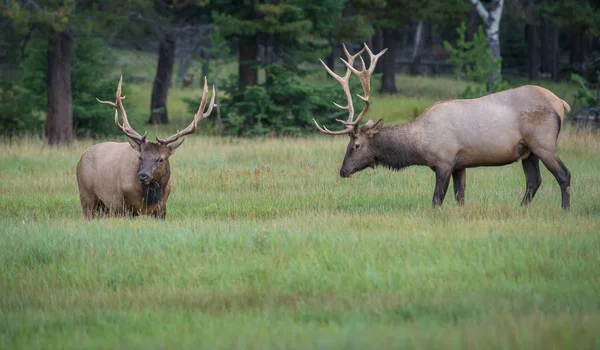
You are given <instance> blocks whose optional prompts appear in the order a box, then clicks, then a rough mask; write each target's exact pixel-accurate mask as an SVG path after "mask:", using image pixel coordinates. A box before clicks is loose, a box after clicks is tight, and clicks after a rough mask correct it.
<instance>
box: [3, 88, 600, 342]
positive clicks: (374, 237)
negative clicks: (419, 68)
mask: <svg viewBox="0 0 600 350" xmlns="http://www.w3.org/2000/svg"><path fill="white" fill-rule="evenodd" d="M398 79H399V83H402V84H399V86H401V89H405V90H404V91H405V92H407V91H410V89H412V91H419V92H418V93H416V92H415V93H414V94H412V95H411V94H410V93H408V92H407V93H403V94H401V95H400V96H390V97H381V96H375V97H374V101H373V107H372V109H371V111H370V114H369V117H370V118H373V119H375V118H384V119H385V120H386V124H395V123H400V122H403V121H406V120H408V119H411V118H413V117H414V112H415V110H417V111H418V110H419V109H424V108H426V107H428V106H429V105H430V104H432V103H434V102H436V101H438V100H441V99H447V98H453V94H454V93H455V92H456V91H454V90H455V89H454V90H453V87H454V84H455V82H454V80H452V79H445V78H440V79H435V80H434V79H432V78H427V77H408V76H400V77H399V78H398ZM115 83H116V80H115ZM124 90H125V91H124V94H126V95H127V100H126V101H125V102H126V108H127V110H128V112H129V113H128V115H130V116H131V118H132V119H133V120H134V123H137V124H136V125H134V127H136V128H137V129H138V131H141V132H143V131H144V129H146V128H148V126H146V125H143V121H144V120H145V117H144V113H145V112H144V111H145V110H146V107H147V106H149V100H148V96H149V91H150V86H149V85H135V84H125V85H124ZM555 92H556V91H555ZM199 93H200V90H199V89H198V88H197V87H196V88H194V89H189V90H180V89H173V90H172V95H171V96H170V97H169V100H168V103H169V112H170V116H171V119H172V121H173V124H172V125H169V126H165V127H156V128H155V127H151V128H148V129H149V130H148V131H149V134H150V135H149V136H150V137H153V136H154V135H152V133H157V134H159V135H160V136H162V135H164V134H168V133H171V132H173V131H175V129H176V128H181V127H182V126H184V125H186V124H187V123H189V121H190V119H191V113H189V112H187V110H186V108H185V107H184V106H185V105H184V104H183V103H181V97H182V96H184V95H186V96H193V95H194V94H199ZM557 93H558V92H557ZM106 98H108V97H106ZM107 115H108V114H107ZM109 116H110V115H109ZM205 122H206V121H203V122H202V123H201V124H200V125H199V126H201V125H202V124H203V123H205ZM203 127H205V126H203ZM118 139H120V140H123V139H124V138H123V137H120V138H118ZM94 142H97V141H92V140H80V141H78V142H76V143H75V144H74V145H73V146H71V147H68V148H59V149H54V148H48V147H46V146H44V144H43V142H41V141H40V140H36V139H29V140H27V139H24V140H21V141H16V142H12V143H10V144H9V143H3V144H2V152H0V348H2V349H17V348H35V349H51V348H78V349H80V348H86V349H87V348H103V349H104V348H127V349H129V348H143V349H155V348H156V349H158V348H177V349H180V348H210V349H218V348H222V349H231V348H255V349H268V348H277V349H280V348H323V349H330V348H332V349H333V348H341V349H352V348H356V349H365V348H414V349H419V348H426V349H435V348H440V349H448V348H468V349H482V348H486V349H487V348H497V349H505V348H526V349H546V348H556V349H575V348H577V349H579V348H598V347H600V340H599V336H598V329H600V279H599V278H598V276H600V222H599V220H598V219H599V215H598V213H599V210H600V205H599V204H598V203H599V201H598V198H600V184H599V182H598V174H599V173H600V163H599V162H598V159H599V157H600V136H597V135H591V134H576V133H575V132H573V131H571V130H570V128H569V127H565V128H564V129H563V132H562V133H561V135H560V138H559V153H560V155H561V158H562V159H563V161H564V162H565V164H566V165H567V167H568V168H569V169H570V170H571V173H572V185H571V191H572V208H571V212H569V213H565V212H563V211H562V210H561V209H560V191H559V187H558V185H557V183H556V181H555V180H554V178H553V177H552V175H551V174H550V173H549V172H548V171H547V170H546V169H545V168H543V167H542V177H543V181H544V182H543V184H542V187H541V188H540V190H539V191H538V193H537V195H536V197H535V199H534V200H533V203H532V204H531V205H530V206H529V207H520V206H519V203H520V200H521V198H522V196H523V193H524V190H525V181H524V176H523V171H522V169H521V165H520V164H516V163H515V164H512V165H508V166H504V167H495V168H477V169H469V170H468V171H467V191H466V204H465V206H464V207H460V206H458V205H457V204H456V203H455V202H454V200H453V198H452V195H451V194H449V195H448V196H447V198H446V200H445V203H444V205H443V206H442V207H441V208H432V206H431V197H432V194H433V188H434V175H433V172H431V171H430V170H429V169H427V168H425V167H412V168H408V169H406V170H404V171H401V172H394V171H389V170H386V169H376V170H365V171H363V172H361V173H359V174H356V175H355V176H353V177H352V178H351V179H341V178H339V175H338V169H339V166H340V164H341V161H342V158H343V155H344V151H345V146H346V143H347V137H344V136H339V137H333V136H324V135H315V136H311V137H305V138H282V139H272V138H264V139H237V138H218V137H214V136H210V130H208V129H206V128H205V129H202V130H201V132H200V133H198V134H195V135H191V136H188V137H187V140H186V142H185V143H184V144H183V145H182V146H181V147H180V148H179V150H178V151H177V153H176V154H175V155H173V156H172V157H171V168H172V173H173V178H174V180H173V181H174V184H173V192H172V194H171V196H170V197H169V202H168V209H167V218H166V220H164V221H160V220H154V219H151V218H148V217H139V218H135V219H116V218H110V219H103V220H92V221H85V220H84V219H83V217H82V212H81V208H80V205H79V199H78V192H77V183H76V178H75V166H76V164H77V161H78V159H79V156H80V154H81V153H82V152H83V151H84V150H85V149H86V148H87V147H89V146H90V145H92V144H93V143H94Z"/></svg>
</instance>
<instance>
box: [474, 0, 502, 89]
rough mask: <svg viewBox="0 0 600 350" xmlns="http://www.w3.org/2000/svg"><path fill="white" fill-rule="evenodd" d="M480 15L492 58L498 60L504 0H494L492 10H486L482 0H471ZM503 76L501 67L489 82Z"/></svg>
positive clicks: (491, 82)
mask: <svg viewBox="0 0 600 350" xmlns="http://www.w3.org/2000/svg"><path fill="white" fill-rule="evenodd" d="M470 1H471V3H472V4H473V6H475V9H476V10H477V13H479V17H481V20H482V21H483V24H484V26H485V34H486V36H487V42H488V47H489V48H490V51H491V54H492V59H494V61H497V60H499V59H500V57H501V56H500V19H501V18H502V9H503V8H504V0H494V1H492V7H491V9H490V11H488V10H486V8H485V7H484V6H483V4H482V3H481V1H480V0H470ZM501 76H502V72H501V68H498V71H497V72H496V73H495V74H493V75H491V76H490V77H489V79H488V84H493V83H494V82H495V81H498V80H499V79H500V78H501Z"/></svg>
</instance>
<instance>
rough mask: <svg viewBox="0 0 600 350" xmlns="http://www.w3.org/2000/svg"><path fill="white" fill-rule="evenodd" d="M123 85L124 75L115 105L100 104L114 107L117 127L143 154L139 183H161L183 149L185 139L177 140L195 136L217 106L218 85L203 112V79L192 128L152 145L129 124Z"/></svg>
mask: <svg viewBox="0 0 600 350" xmlns="http://www.w3.org/2000/svg"><path fill="white" fill-rule="evenodd" d="M122 84H123V76H121V78H120V79H119V85H118V87H117V94H116V95H117V100H116V102H110V101H101V100H98V99H97V100H98V102H100V103H103V104H107V105H110V106H113V107H115V124H116V125H117V127H118V128H119V129H121V131H123V133H125V136H127V140H128V141H129V144H130V145H131V147H132V148H133V149H134V150H136V151H137V152H138V153H139V154H140V156H139V168H138V172H137V179H138V181H139V182H140V183H142V184H144V185H148V184H153V183H154V184H160V183H161V182H163V181H164V179H165V178H166V179H167V180H168V178H169V175H170V168H169V157H170V156H171V155H172V154H173V153H175V151H176V150H177V148H178V147H179V146H181V144H182V143H183V141H184V139H182V140H181V141H178V142H176V141H177V140H179V138H180V137H183V136H185V135H189V134H193V133H194V132H195V131H196V126H197V124H198V122H199V121H200V120H202V119H204V118H206V117H208V116H209V115H210V114H211V112H212V109H213V107H214V106H216V104H215V86H214V84H213V88H212V97H211V100H210V105H209V106H208V108H207V110H206V112H204V109H205V108H206V100H207V98H208V85H207V81H206V77H204V91H203V93H202V100H201V102H200V106H199V108H198V111H197V112H196V114H195V115H194V119H193V120H192V122H191V123H190V125H188V127H186V128H185V129H183V130H182V131H178V132H177V133H176V134H174V135H172V136H169V137H167V138H164V139H159V138H158V137H157V138H156V141H157V142H152V141H148V140H147V139H146V133H144V135H143V136H142V135H140V134H139V133H138V132H137V131H135V130H134V129H133V128H132V127H131V126H130V125H129V121H128V119H127V113H126V112H125V107H124V106H123V100H124V99H125V96H121V85H122ZM119 114H121V117H122V118H123V124H122V125H121V124H120V123H119Z"/></svg>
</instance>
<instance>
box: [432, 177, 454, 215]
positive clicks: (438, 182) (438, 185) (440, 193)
mask: <svg viewBox="0 0 600 350" xmlns="http://www.w3.org/2000/svg"><path fill="white" fill-rule="evenodd" d="M450 176H452V170H446V169H440V168H436V169H435V191H433V205H434V206H441V205H442V203H443V202H444V197H445V196H446V191H447V190H448V185H449V184H450Z"/></svg>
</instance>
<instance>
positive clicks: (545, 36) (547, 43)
mask: <svg viewBox="0 0 600 350" xmlns="http://www.w3.org/2000/svg"><path fill="white" fill-rule="evenodd" d="M551 37H552V33H551V30H550V23H548V22H546V21H543V22H542V54H541V62H540V71H541V72H542V73H544V75H546V74H548V73H550V71H551V70H552V69H551V67H552V60H551V58H552V41H551V40H550V39H551Z"/></svg>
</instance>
